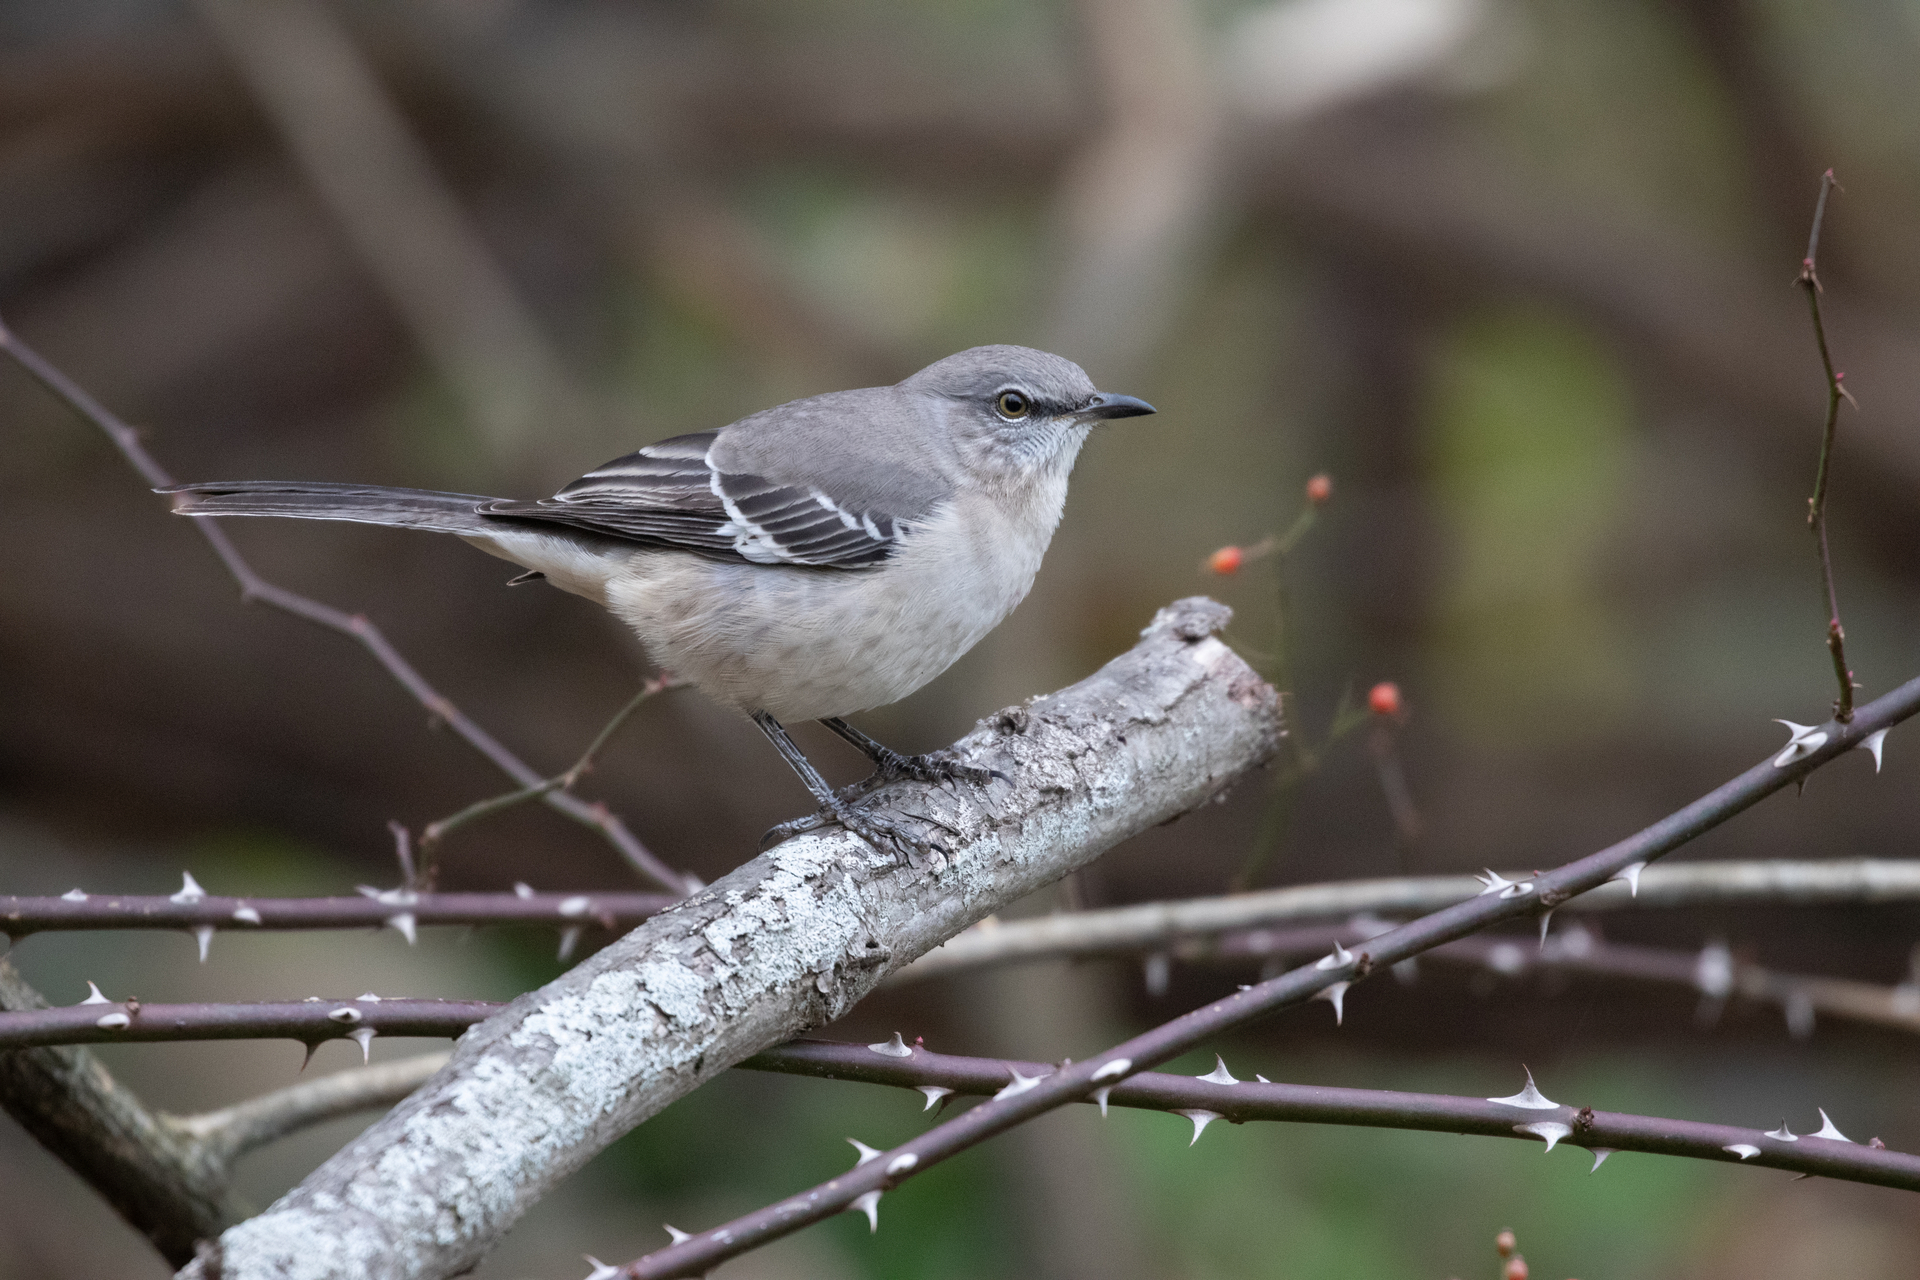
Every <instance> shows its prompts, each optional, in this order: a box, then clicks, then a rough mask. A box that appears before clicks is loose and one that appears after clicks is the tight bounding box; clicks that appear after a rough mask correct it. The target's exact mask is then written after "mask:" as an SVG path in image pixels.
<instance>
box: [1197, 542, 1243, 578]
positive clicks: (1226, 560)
mask: <svg viewBox="0 0 1920 1280" xmlns="http://www.w3.org/2000/svg"><path fill="white" fill-rule="evenodd" d="M1246 560H1247V553H1246V552H1244V551H1242V550H1241V549H1240V548H1238V547H1222V548H1220V549H1219V550H1218V551H1216V552H1214V553H1213V554H1212V555H1210V556H1208V557H1207V568H1209V569H1211V570H1213V571H1214V572H1215V573H1218V574H1222V575H1224V574H1229V573H1238V572H1239V571H1240V566H1241V565H1243V564H1245V563H1246Z"/></svg>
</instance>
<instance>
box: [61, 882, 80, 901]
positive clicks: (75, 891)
mask: <svg viewBox="0 0 1920 1280" xmlns="http://www.w3.org/2000/svg"><path fill="white" fill-rule="evenodd" d="M86 900H87V893H86V890H84V889H81V888H79V887H77V886H76V887H74V888H72V889H69V890H67V891H66V892H65V893H63V894H61V895H60V901H62V902H85V901H86Z"/></svg>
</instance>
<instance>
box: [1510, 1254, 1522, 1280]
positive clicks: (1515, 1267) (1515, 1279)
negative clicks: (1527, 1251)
mask: <svg viewBox="0 0 1920 1280" xmlns="http://www.w3.org/2000/svg"><path fill="white" fill-rule="evenodd" d="M1506 1280H1527V1260H1526V1259H1525V1258H1522V1257H1520V1256H1518V1255H1517V1254H1516V1255H1515V1256H1514V1257H1511V1258H1508V1259H1507V1276H1506Z"/></svg>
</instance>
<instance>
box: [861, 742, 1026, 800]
mask: <svg viewBox="0 0 1920 1280" xmlns="http://www.w3.org/2000/svg"><path fill="white" fill-rule="evenodd" d="M902 778H910V779H912V780H913V781H915V782H932V783H942V782H971V783H973V784H974V785H975V786H976V787H984V786H986V785H987V784H988V783H989V782H992V781H994V780H995V779H996V778H997V779H999V780H1000V781H1001V782H1010V781H1012V779H1010V778H1008V777H1007V775H1006V774H1004V773H1002V772H1000V771H999V770H998V769H982V768H981V767H980V766H978V765H972V764H962V763H960V761H958V760H954V759H950V758H948V757H946V756H941V755H923V756H903V755H901V754H900V753H899V752H898V751H894V750H891V749H890V748H887V747H882V748H880V752H879V753H876V754H875V755H874V757H873V776H872V777H870V778H868V779H867V780H866V781H865V782H863V783H861V784H860V785H861V786H862V787H865V788H867V789H869V790H870V789H872V788H874V787H880V786H885V785H886V784H887V783H889V782H898V781H900V780H901V779H902Z"/></svg>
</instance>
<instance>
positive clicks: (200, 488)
mask: <svg viewBox="0 0 1920 1280" xmlns="http://www.w3.org/2000/svg"><path fill="white" fill-rule="evenodd" d="M158 492H160V493H169V494H172V495H173V509H174V510H175V511H176V512H178V513H179V514H181V515H188V516H288V517H292V518H294V519H297V520H354V521H358V522H359V523H361V524H384V525H393V526H395V527H398V528H403V529H428V530H431V531H433V532H435V533H460V534H475V533H497V532H498V531H499V530H500V522H499V521H497V520H490V519H488V518H487V517H486V516H483V515H481V514H480V512H479V510H478V508H479V507H481V506H482V505H483V504H485V503H490V502H493V501H495V499H493V498H486V497H481V496H479V495H476V494H471V493H436V492H434V491H433V490H431V489H390V488H386V487H384V486H381V485H363V484H323V483H318V482H315V483H298V482H284V481H279V480H235V481H214V482H209V483H204V484H183V485H175V486H174V487H172V488H169V489H161V490H158Z"/></svg>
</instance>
